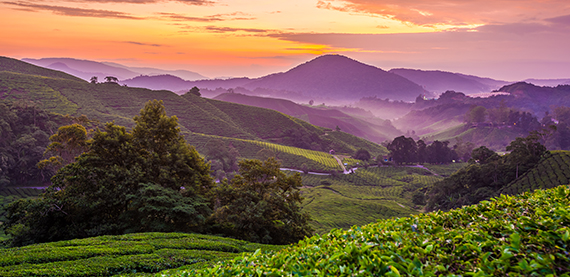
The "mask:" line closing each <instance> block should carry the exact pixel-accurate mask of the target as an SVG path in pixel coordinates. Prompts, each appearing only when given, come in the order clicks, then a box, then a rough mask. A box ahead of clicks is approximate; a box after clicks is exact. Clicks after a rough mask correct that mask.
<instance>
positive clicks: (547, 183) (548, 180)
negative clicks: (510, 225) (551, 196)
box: [500, 151, 570, 195]
mask: <svg viewBox="0 0 570 277" xmlns="http://www.w3.org/2000/svg"><path fill="white" fill-rule="evenodd" d="M568 183H570V151H551V153H550V154H549V155H548V156H547V157H545V159H544V160H543V161H542V162H540V163H539V164H538V165H537V166H536V168H533V169H531V170H530V171H528V172H527V173H525V174H524V175H522V176H520V177H519V178H518V179H517V180H515V181H513V182H511V183H510V184H508V185H507V186H506V187H504V188H503V189H502V190H501V191H500V193H503V194H508V195H514V194H519V193H523V192H525V191H534V190H536V189H544V188H552V187H556V186H559V185H565V184H568Z"/></svg>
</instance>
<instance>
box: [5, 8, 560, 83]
mask: <svg viewBox="0 0 570 277" xmlns="http://www.w3.org/2000/svg"><path fill="white" fill-rule="evenodd" d="M0 26H2V27H0V37H1V43H0V55H2V56H9V57H13V58H18V59H20V58H47V57H71V58H77V59H88V60H96V61H109V62H117V63H121V64H125V65H128V66H152V67H157V68H163V69H186V70H191V71H195V72H198V73H200V74H202V75H205V76H208V77H219V76H236V77H239V76H248V77H259V76H262V75H265V74H269V73H274V72H279V71H286V70H288V69H290V68H291V67H293V66H295V65H297V64H299V63H303V62H306V61H308V60H310V59H312V58H314V57H316V56H318V55H322V54H327V53H335V54H342V55H346V56H349V57H351V58H354V59H357V60H359V61H361V62H364V63H367V64H371V65H375V66H378V67H380V68H382V69H385V70H389V69H391V68H397V67H406V68H416V69H425V70H428V69H438V70H445V71H452V72H461V73H466V74H474V75H478V76H483V77H492V78H495V79H503V80H508V81H515V80H522V79H525V78H570V1H568V0H469V1H467V0H332V1H331V0H286V1H282V0H279V1H261V0H247V1H246V0H179V1H171V0H90V1H81V0H69V1H49V0H24V1H19V0H8V1H2V2H0Z"/></svg>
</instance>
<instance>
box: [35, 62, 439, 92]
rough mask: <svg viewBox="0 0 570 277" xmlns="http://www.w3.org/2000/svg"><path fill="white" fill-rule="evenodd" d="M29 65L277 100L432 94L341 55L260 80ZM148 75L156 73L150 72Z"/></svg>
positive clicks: (141, 84)
mask: <svg viewBox="0 0 570 277" xmlns="http://www.w3.org/2000/svg"><path fill="white" fill-rule="evenodd" d="M26 61H29V62H30V63H35V64H37V65H40V66H46V67H50V66H54V68H56V69H61V70H64V71H66V72H68V73H70V74H75V75H76V76H80V77H81V78H83V79H85V80H88V79H89V78H90V77H91V76H97V77H99V78H100V79H102V78H104V77H105V76H109V75H111V76H115V77H117V78H119V79H121V80H123V81H122V82H121V83H122V84H127V85H128V86H132V87H144V88H149V89H165V90H170V91H181V90H188V89H190V88H191V87H193V86H197V87H199V88H201V89H217V88H224V89H229V88H233V89H235V88H238V87H242V88H245V89H248V90H250V91H251V92H252V94H254V95H267V94H268V91H269V92H270V94H271V95H274V96H277V95H280V94H281V95H284V96H287V93H293V94H301V95H303V96H304V97H307V98H309V99H310V98H314V99H319V100H327V99H328V100H337V101H338V100H343V101H355V100H358V99H360V98H361V97H368V96H378V97H380V98H390V99H395V100H404V101H412V100H413V99H415V98H416V97H417V96H418V95H420V94H428V95H429V94H430V93H429V92H427V91H425V90H424V89H422V88H421V87H420V86H419V85H417V84H415V83H413V82H412V81H409V80H408V79H406V78H403V77H401V76H399V75H397V74H393V73H390V72H386V71H384V70H382V69H380V68H377V67H374V66H370V65H366V64H363V63H361V62H358V61H356V60H353V59H350V58H348V57H345V56H340V55H324V56H320V57H317V58H315V59H313V60H311V61H308V62H306V63H304V64H301V65H298V66H296V67H294V68H292V69H291V70H289V71H287V72H283V73H275V74H271V75H267V76H264V77H261V78H257V79H249V78H231V79H226V80H221V79H220V80H196V79H198V78H192V79H188V78H182V77H181V76H180V75H178V76H177V75H176V74H175V72H172V71H169V72H167V71H160V72H158V70H157V72H156V73H155V74H153V75H158V76H139V75H150V74H141V73H138V72H140V70H139V71H137V68H130V67H124V66H123V67H116V66H114V64H109V63H97V62H91V61H80V60H75V59H63V58H61V59H55V58H52V59H40V60H32V59H26ZM54 64H55V65H54ZM145 72H150V71H149V70H145ZM105 74H107V75H105ZM176 76H177V77H176ZM127 79H128V80H127ZM188 80H194V81H188ZM297 98H299V97H298V96H297Z"/></svg>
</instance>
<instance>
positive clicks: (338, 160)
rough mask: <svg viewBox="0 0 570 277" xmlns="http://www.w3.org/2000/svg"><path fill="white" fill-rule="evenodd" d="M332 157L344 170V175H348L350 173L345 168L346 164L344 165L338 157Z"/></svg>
mask: <svg viewBox="0 0 570 277" xmlns="http://www.w3.org/2000/svg"><path fill="white" fill-rule="evenodd" d="M332 156H333V157H334V159H335V160H336V161H337V162H338V164H339V165H340V167H341V168H342V172H343V173H344V174H348V171H346V167H344V164H342V161H341V160H340V159H339V158H338V157H337V156H336V155H332Z"/></svg>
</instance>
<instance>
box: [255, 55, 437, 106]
mask: <svg viewBox="0 0 570 277" xmlns="http://www.w3.org/2000/svg"><path fill="white" fill-rule="evenodd" d="M246 88H248V89H256V88H266V89H273V90H284V91H293V92H298V93H302V94H303V95H306V96H309V97H318V98H331V99H341V100H352V101H355V100H358V99H360V98H362V97H368V96H378V97H380V98H390V99H393V100H404V101H413V100H414V99H415V98H416V97H417V96H418V95H419V94H425V93H426V91H425V90H424V89H423V88H422V87H420V86H419V85H417V84H416V83H414V82H412V81H410V80H408V79H406V78H404V77H401V76H399V75H397V74H392V73H389V72H387V71H384V70H382V69H380V68H378V67H375V66H371V65H367V64H364V63H361V62H359V61H357V60H354V59H351V58H349V57H346V56H343V55H332V54H327V55H322V56H319V57H316V58H314V59H312V60H310V61H308V62H305V63H303V64H300V65H298V66H296V67H294V68H292V69H290V70H289V71H287V72H284V73H279V74H272V75H267V76H265V77H261V78H259V79H257V80H254V81H252V82H251V83H248V84H247V85H246Z"/></svg>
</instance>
